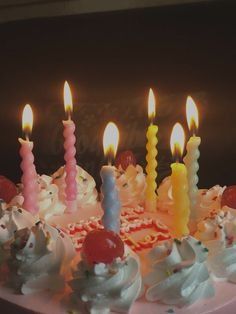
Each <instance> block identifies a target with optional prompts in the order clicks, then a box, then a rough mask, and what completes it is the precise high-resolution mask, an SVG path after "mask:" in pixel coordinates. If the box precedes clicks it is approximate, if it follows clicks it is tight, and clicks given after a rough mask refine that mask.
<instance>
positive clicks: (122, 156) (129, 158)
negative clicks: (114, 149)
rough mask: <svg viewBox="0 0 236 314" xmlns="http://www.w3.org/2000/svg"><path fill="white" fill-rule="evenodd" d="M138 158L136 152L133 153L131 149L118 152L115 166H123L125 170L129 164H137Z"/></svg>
mask: <svg viewBox="0 0 236 314" xmlns="http://www.w3.org/2000/svg"><path fill="white" fill-rule="evenodd" d="M136 163H137V162H136V158H135V156H134V154H133V153H132V151H131V150H126V151H124V152H121V153H119V154H118V156H117V158H116V161H115V166H116V168H119V166H121V167H122V168H123V170H126V168H127V167H128V166H129V165H133V166H136Z"/></svg>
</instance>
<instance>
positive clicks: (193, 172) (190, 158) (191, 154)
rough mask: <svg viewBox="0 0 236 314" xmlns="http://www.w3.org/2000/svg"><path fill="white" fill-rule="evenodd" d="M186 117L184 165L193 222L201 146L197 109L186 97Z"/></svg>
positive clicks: (196, 213)
mask: <svg viewBox="0 0 236 314" xmlns="http://www.w3.org/2000/svg"><path fill="white" fill-rule="evenodd" d="M186 116H187V122H188V127H189V130H190V132H191V133H192V136H191V137H190V139H189V141H188V143H187V154H186V156H185V158H184V163H185V165H186V168H187V178H188V193H189V200H190V210H191V214H190V219H192V220H195V219H197V218H198V210H197V208H196V205H197V198H198V187H197V184H198V175H197V172H198V170H199V164H198V159H199V157H200V151H199V149H198V148H199V145H200V144H201V138H200V137H199V136H196V135H195V134H196V132H197V129H198V124H199V121H198V109H197V106H196V104H195V102H194V101H193V99H192V97H190V96H188V98H187V102H186Z"/></svg>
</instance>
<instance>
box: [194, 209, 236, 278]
mask: <svg viewBox="0 0 236 314" xmlns="http://www.w3.org/2000/svg"><path fill="white" fill-rule="evenodd" d="M223 209H224V210H222V211H220V212H219V213H218V214H215V215H212V216H211V217H208V218H206V219H205V220H203V221H202V222H200V223H199V224H198V230H197V232H196V234H195V236H196V237H197V238H198V239H199V240H200V241H202V242H203V243H204V245H205V246H206V247H208V249H209V257H208V267H209V269H210V270H211V272H212V275H213V278H214V279H218V280H224V281H230V282H232V283H236V212H235V209H230V208H228V207H224V208H223Z"/></svg>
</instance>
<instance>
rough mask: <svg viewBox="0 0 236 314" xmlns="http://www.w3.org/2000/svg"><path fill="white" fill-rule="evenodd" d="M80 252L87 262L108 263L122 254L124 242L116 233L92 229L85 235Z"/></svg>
mask: <svg viewBox="0 0 236 314" xmlns="http://www.w3.org/2000/svg"><path fill="white" fill-rule="evenodd" d="M82 254H83V256H84V258H85V260H86V261H87V262H88V263H89V264H98V263H104V264H110V263H112V262H113V260H114V259H115V258H117V257H120V258H122V257H123V255H124V243H123V242H122V240H121V238H120V237H119V236H118V234H116V233H114V232H113V231H109V230H105V229H103V230H94V231H91V232H90V233H88V235H87V236H86V238H85V240H84V243H83V247H82Z"/></svg>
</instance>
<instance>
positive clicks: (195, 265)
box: [144, 236, 214, 307]
mask: <svg viewBox="0 0 236 314" xmlns="http://www.w3.org/2000/svg"><path fill="white" fill-rule="evenodd" d="M207 255H208V250H207V249H206V248H205V247H203V246H202V245H201V243H200V242H199V241H198V240H196V239H195V238H193V237H190V236H189V237H186V238H183V239H182V240H181V241H179V240H171V241H164V242H162V244H160V245H159V246H157V247H155V248H154V249H152V250H151V251H150V253H149V258H150V261H151V271H150V272H149V273H148V274H147V275H146V276H145V277H144V284H145V285H147V290H146V293H145V297H146V299H147V300H148V301H151V302H153V301H159V302H161V303H165V304H169V305H176V306H178V307H182V306H185V305H190V304H192V303H194V302H195V301H197V300H198V299H200V298H207V297H211V296H213V295H214V289H213V286H212V284H211V280H210V276H209V273H208V270H207V267H206V259H207Z"/></svg>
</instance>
